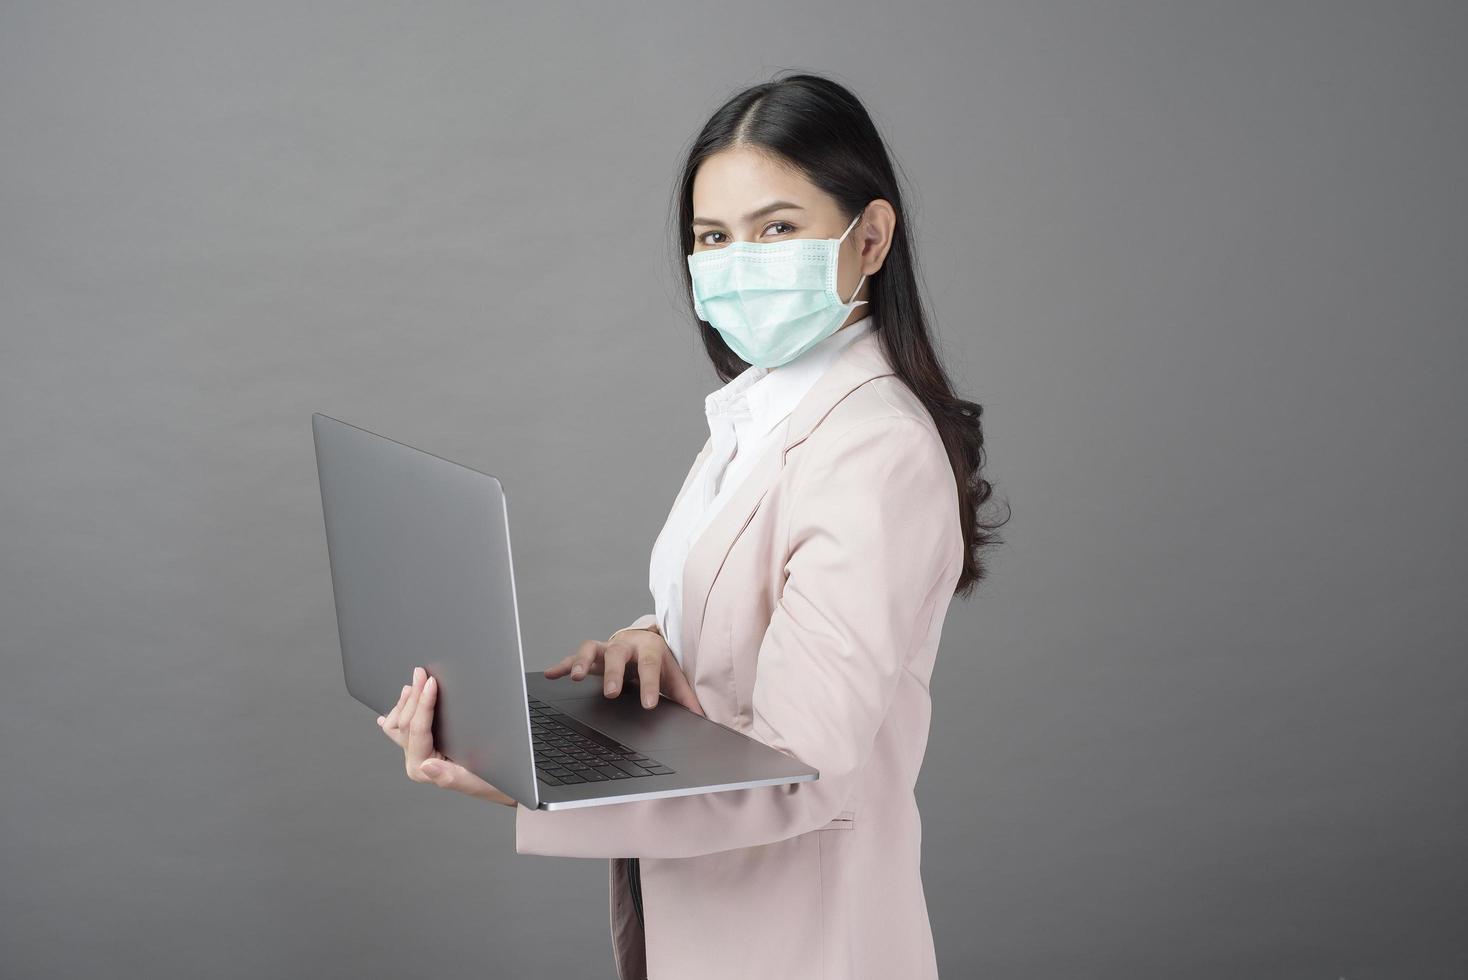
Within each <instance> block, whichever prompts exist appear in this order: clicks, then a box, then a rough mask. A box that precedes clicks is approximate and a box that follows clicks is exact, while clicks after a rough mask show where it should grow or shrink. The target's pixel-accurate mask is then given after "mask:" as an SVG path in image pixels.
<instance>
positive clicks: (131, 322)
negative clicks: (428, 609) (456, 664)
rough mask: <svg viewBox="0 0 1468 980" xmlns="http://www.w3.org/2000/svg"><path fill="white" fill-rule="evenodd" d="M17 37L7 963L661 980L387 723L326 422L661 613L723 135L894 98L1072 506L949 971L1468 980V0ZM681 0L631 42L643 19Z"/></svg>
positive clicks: (603, 917) (947, 308)
mask: <svg viewBox="0 0 1468 980" xmlns="http://www.w3.org/2000/svg"><path fill="white" fill-rule="evenodd" d="M613 6H614V5H599V4H585V5H583V6H579V7H558V6H549V5H538V4H537V5H532V4H516V5H503V6H502V7H501V6H500V5H490V4H484V5H475V4H459V5H450V4H440V3H416V4H407V3H405V4H401V5H388V4H362V3H353V4H313V5H310V7H309V9H306V6H305V5H297V4H290V3H281V4H268V5H267V4H261V3H239V4H233V5H212V4H211V5H204V4H176V5H162V4H121V5H112V4H103V3H95V4H91V5H75V4H49V3H47V4H42V3H34V4H16V3H13V2H7V3H4V4H3V5H0V127H3V130H0V304H3V305H0V316H3V331H0V412H3V422H4V424H3V427H0V548H3V560H0V644H3V648H0V652H3V666H4V676H3V678H0V726H3V727H0V746H3V752H0V778H3V790H0V795H3V801H4V802H3V811H0V819H3V826H0V831H3V843H4V866H3V869H0V871H3V874H0V881H3V886H0V950H3V953H0V955H3V964H0V965H3V970H0V972H3V974H4V976H6V977H69V976H102V975H107V976H118V977H143V976H149V977H160V976H167V977H173V976H199V975H209V976H213V977H255V976H276V977H304V976H313V975H319V974H321V973H327V974H336V975H348V974H351V975H358V976H371V977H390V976H391V977H398V976H407V975H432V976H439V977H479V976H516V977H540V976H543V977H573V976H574V977H581V976H610V975H611V972H612V970H611V960H610V946H609V941H608V937H607V909H606V893H605V888H606V881H605V879H606V867H605V864H604V862H601V861H578V860H571V859H550V858H536V857H528V856H526V857H522V856H519V855H516V854H515V853H514V848H513V829H514V828H513V818H512V816H511V814H510V812H509V811H507V810H503V809H500V808H496V807H491V806H489V805H487V804H484V803H482V802H478V801H474V800H470V799H468V798H464V797H459V796H456V795H453V794H447V793H444V792H442V791H439V790H436V789H433V788H431V787H426V786H420V785H417V784H414V783H411V782H410V781H409V780H408V779H407V778H406V777H405V776H404V775H403V772H402V767H401V754H400V753H399V752H398V750H397V749H396V748H394V747H393V746H392V745H391V744H390V743H389V742H388V741H387V740H386V739H385V738H383V737H382V736H381V734H380V733H379V732H378V730H377V728H376V726H375V725H374V724H373V721H372V713H371V712H370V711H369V710H368V709H366V708H364V707H362V706H361V705H359V704H357V703H356V702H354V701H352V700H351V699H350V698H349V697H348V696H347V694H346V692H345V690H344V689H343V685H342V681H341V676H340V666H339V652H338V650H337V647H336V627H335V621H334V614H333V608H332V601H331V592H330V582H329V578H328V568H327V559H326V551H325V543H324V536H323V532H322V525H321V514H320V501H319V497H318V495H317V484H316V475H315V470H314V462H313V456H312V449H311V435H310V424H309V416H310V413H311V412H312V411H324V412H327V413H330V414H334V415H337V416H338V417H343V418H346V419H348V420H350V421H353V422H355V423H357V424H359V425H364V426H367V427H368V428H372V429H375V430H377V431H380V432H383V433H384V434H387V435H390V436H392V437H394V438H397V439H400V440H403V441H407V442H410V443H413V444H416V445H419V446H421V447H423V448H426V449H428V450H430V451H433V452H436V453H439V454H441V455H447V456H449V457H452V458H456V459H459V460H462V461H464V462H466V463H468V464H469V465H473V466H477V467H481V468H487V469H490V470H492V471H494V472H497V473H499V474H501V475H502V476H503V477H504V479H505V482H506V485H507V487H508V489H509V492H510V496H511V500H512V512H513V519H514V522H515V527H514V531H515V535H516V539H515V540H516V545H517V547H516V558H517V562H518V572H519V575H520V576H521V590H522V591H521V596H522V599H523V602H524V612H525V616H526V621H525V633H526V637H527V640H528V643H529V645H530V648H531V654H530V655H531V659H532V661H534V662H535V663H537V664H540V663H546V662H549V661H551V660H553V659H557V658H559V657H560V656H563V655H564V654H565V653H567V652H570V650H571V649H572V648H573V646H574V645H575V644H576V643H577V642H578V641H580V640H582V639H585V638H589V637H600V636H604V635H606V633H608V632H609V631H610V630H612V629H614V628H616V627H617V626H620V625H623V624H624V623H626V622H627V621H629V620H631V619H632V618H633V617H634V616H637V615H638V614H640V613H643V612H645V611H648V610H649V609H650V608H651V600H650V599H649V597H648V595H647V590H646V570H647V555H648V550H649V548H650V547H651V543H652V539H653V537H654V536H655V534H656V532H657V529H658V528H659V527H660V526H661V524H662V521H663V518H664V517H665V516H666V510H667V506H668V504H669V503H670V502H671V500H672V496H673V493H674V491H675V490H676V489H677V486H678V484H679V482H680V481H681V479H682V477H683V475H684V473H685V472H686V469H685V468H686V466H687V464H688V462H689V461H690V459H691V457H692V455H693V453H694V451H696V450H697V448H698V447H699V445H700V444H701V443H702V441H703V438H704V436H705V435H706V426H705V422H704V419H703V416H702V397H703V395H704V394H705V393H706V392H707V391H709V390H711V389H712V388H713V387H715V386H716V385H717V383H718V382H717V379H716V378H715V377H714V375H713V372H712V370H711V369H710V368H709V366H708V365H707V363H706V362H705V361H704V360H703V358H702V355H701V353H700V350H699V348H698V346H697V344H696V341H695V339H694V336H693V333H692V331H691V328H690V326H689V323H688V321H687V319H686V315H685V313H684V310H683V306H682V305H681V304H682V297H681V296H680V295H679V287H678V284H677V282H676V280H675V279H674V277H673V271H674V268H675V267H674V265H673V262H674V261H676V260H677V257H676V256H675V255H671V254H670V248H669V243H668V240H667V223H668V219H669V213H668V212H669V205H670V200H671V197H670V195H671V192H672V181H673V176H674V172H675V169H676V166H677V163H678V161H679V159H680V154H681V152H682V150H683V148H684V145H685V142H686V141H687V140H688V139H689V138H691V136H692V135H693V134H694V132H695V131H696V130H697V128H698V126H699V125H700V124H701V123H702V121H703V120H704V119H705V118H706V117H707V115H708V114H709V113H710V112H711V111H712V110H713V109H714V108H715V107H716V106H717V105H718V104H719V103H720V102H721V101H722V100H723V99H724V98H725V97H727V96H728V95H729V94H730V93H731V92H732V91H734V90H735V89H736V88H738V87H741V86H743V85H746V84H750V83H752V82H756V81H760V80H763V79H765V78H767V77H768V76H769V75H770V74H771V73H772V72H773V71H774V70H776V69H779V68H783V67H796V68H810V69H814V70H817V71H823V72H828V73H830V74H832V75H833V76H834V77H836V78H838V79H839V80H841V81H843V82H845V83H846V84H848V85H850V86H852V87H853V89H854V90H855V91H856V92H857V94H858V95H859V96H860V97H862V98H863V100H865V101H866V102H867V104H868V105H869V107H870V109H871V111H872V113H873V114H874V116H875V118H876V121H877V124H878V126H879V127H880V129H881V130H882V131H883V132H884V134H885V135H886V136H887V138H888V139H889V140H890V142H891V144H892V146H893V148H894V151H895V153H896V156H897V159H898V161H899V162H900V164H901V166H902V167H903V169H904V170H905V172H906V174H907V176H908V178H909V179H910V181H911V185H912V193H913V198H912V203H913V206H914V207H913V212H912V214H911V215H910V219H911V221H912V223H913V226H914V228H915V229H916V232H917V235H918V241H919V248H920V254H921V256H922V258H923V261H924V263H925V270H926V279H927V284H928V287H929V288H930V295H931V299H932V303H933V308H934V310H935V312H936V320H937V327H938V330H939V332H940V335H941V341H942V345H943V347H944V349H945V351H946V355H947V357H948V361H949V364H950V365H951V367H952V370H953V372H954V375H955V378H956V380H957V381H958V383H959V386H960V388H961V390H962V391H964V392H965V393H966V394H967V395H968V396H969V397H972V398H974V399H976V400H978V401H980V402H982V403H983V404H984V405H985V406H986V415H985V419H986V421H987V429H988V436H989V445H990V451H991V456H990V461H991V470H990V474H991V476H992V478H993V479H994V480H995V481H996V482H997V484H998V487H999V494H1000V495H1001V496H1003V497H1006V498H1008V499H1009V501H1010V502H1011V505H1012V506H1013V508H1014V511H1015V518H1014V520H1013V521H1012V522H1011V524H1010V525H1009V527H1008V528H1006V530H1005V532H1004V534H1005V537H1006V540H1007V544H1006V546H1005V547H1004V548H1003V549H1002V550H1001V551H999V552H997V553H995V554H994V555H993V556H992V558H993V560H994V563H995V566H994V577H993V578H992V580H991V581H990V582H988V583H986V584H985V585H984V586H983V588H982V589H981V590H980V591H979V593H978V594H977V595H975V596H974V598H972V599H971V600H969V601H968V602H955V604H954V606H953V609H952V612H951V613H950V615H949V618H948V621H947V626H946V630H945V634H944V643H943V650H942V656H941V658H940V662H939V665H938V670H937V675H936V678H935V685H934V687H935V689H934V696H935V701H936V705H935V712H936V716H935V725H934V729H933V735H932V740H931V743H930V745H929V750H928V756H927V763H926V765H925V767H924V770H923V774H922V779H921V781H920V784H919V787H918V789H919V795H920V802H921V805H922V808H923V813H924V818H925V823H924V841H923V843H924V853H925V868H924V873H925V881H926V885H927V890H928V898H929V903H930V910H931V915H932V921H933V926H934V930H935V933H936V940H937V945H938V952H939V959H940V964H941V966H942V968H943V972H944V975H945V976H948V977H967V976H985V977H1006V978H1007V977H1018V978H1030V977H1035V978H1041V977H1043V978H1049V977H1066V978H1069V977H1105V978H1111V977H1115V978H1137V977H1164V976H1165V977H1207V978H1211V977H1219V978H1224V977H1227V978H1239V977H1249V978H1274V977H1299V978H1325V980H1336V978H1339V977H1347V978H1351V980H1357V978H1368V977H1394V978H1395V977H1413V978H1418V977H1421V978H1428V977H1462V976H1464V975H1465V973H1468V941H1465V938H1464V933H1463V931H1462V925H1463V915H1464V910H1465V907H1468V868H1465V844H1464V827H1465V826H1468V793H1465V786H1464V771H1465V765H1464V763H1465V758H1464V756H1465V753H1464V744H1465V736H1468V731H1465V727H1468V726H1465V718H1468V713H1465V711H1464V694H1465V684H1464V682H1465V667H1464V663H1465V659H1464V652H1465V649H1468V642H1465V641H1468V622H1465V618H1468V617H1465V609H1464V603H1463V596H1464V594H1465V592H1468V581H1465V579H1468V573H1465V568H1468V562H1465V558H1464V555H1465V550H1468V522H1465V519H1464V514H1463V503H1464V489H1463V486H1464V480H1465V476H1468V473H1465V464H1464V458H1465V452H1464V451H1465V439H1464V436H1463V423H1464V420H1465V408H1468V406H1465V396H1464V390H1463V388H1464V386H1463V375H1464V369H1465V366H1468V365H1465V360H1468V358H1465V350H1468V339H1465V337H1468V333H1465V325H1468V324H1465V321H1468V316H1465V310H1468V287H1465V274H1464V273H1465V270H1468V245H1465V234H1464V232H1465V220H1464V219H1465V217H1468V215H1465V196H1464V189H1463V186H1464V185H1463V177H1464V174H1465V173H1468V139H1465V123H1464V113H1463V98H1464V92H1465V83H1468V77H1465V76H1468V72H1465V67H1464V59H1463V50H1464V43H1465V41H1468V32H1465V25H1468V16H1465V12H1464V7H1463V5H1461V4H1450V3H1442V4H1423V3H1396V2H1393V3H1386V2H1382V3H1377V4H1375V5H1367V4H1358V3H1349V4H1348V3H1333V4H1328V3H1313V4H1304V3H1290V4H1266V3H1247V4H1239V3H1231V4H1230V3H1188V4H1161V3H1152V4H1149V3H1095V2H1086V3H1074V4H1055V3H1048V4H1035V3H1024V2H1012V3H1006V4H984V5H976V4H970V3H948V4H926V5H905V6H901V7H898V6H897V5H892V4H837V3H825V4H816V5H801V6H800V7H799V9H792V8H791V7H790V6H788V5H787V4H784V3H774V2H761V3H741V4H726V5H713V4H696V5H691V6H690V5H678V6H674V5H667V6H661V7H656V8H655V7H651V6H646V5H626V6H625V8H624V9H621V10H615V9H612V8H613ZM615 6H623V5H615Z"/></svg>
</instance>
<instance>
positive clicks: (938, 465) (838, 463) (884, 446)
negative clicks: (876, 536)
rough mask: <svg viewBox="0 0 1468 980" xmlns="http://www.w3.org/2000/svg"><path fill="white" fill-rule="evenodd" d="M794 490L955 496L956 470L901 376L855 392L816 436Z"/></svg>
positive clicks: (806, 448) (805, 446)
mask: <svg viewBox="0 0 1468 980" xmlns="http://www.w3.org/2000/svg"><path fill="white" fill-rule="evenodd" d="M799 449H800V454H801V458H800V461H799V462H800V465H799V466H798V467H797V469H798V471H799V473H798V475H796V476H795V487H796V489H797V491H798V492H800V493H801V494H802V495H803V496H805V497H807V498H810V497H812V496H818V495H820V494H832V493H834V494H841V495H843V496H845V495H856V496H859V497H870V496H873V495H877V496H885V495H888V494H893V493H898V494H906V495H912V496H913V497H914V498H915V499H923V500H932V499H933V498H934V497H935V496H936V497H943V498H949V497H956V495H957V483H956V480H955V477H954V474H953V466H952V463H951V462H950V461H949V459H948V451H947V449H946V447H945V446H944V444H943V438H942V436H941V435H939V433H938V427H937V425H936V424H935V423H934V422H933V417H932V415H931V414H930V413H929V412H928V409H927V406H926V405H924V404H923V402H922V400H921V399H919V398H918V397H917V395H916V394H915V393H914V392H913V391H912V389H911V388H909V387H908V385H907V383H906V382H904V381H903V380H902V379H901V378H899V377H897V376H896V375H883V376H881V377H877V378H872V379H871V380H870V381H866V382H864V383H862V384H861V385H859V386H857V387H856V388H854V389H852V390H851V392H849V393H848V394H847V395H846V396H845V397H844V398H842V399H841V401H839V402H838V403H837V404H836V405H834V406H832V408H831V410H830V411H829V412H828V413H827V414H826V416H825V417H824V418H823V419H822V420H821V421H820V423H819V424H817V425H816V426H815V428H814V429H812V430H811V432H810V434H809V435H808V436H807V437H806V438H805V440H804V442H803V443H802V445H801V446H800V447H799Z"/></svg>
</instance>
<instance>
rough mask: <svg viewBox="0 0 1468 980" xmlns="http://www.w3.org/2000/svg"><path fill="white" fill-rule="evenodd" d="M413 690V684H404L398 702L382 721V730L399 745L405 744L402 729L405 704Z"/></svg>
mask: <svg viewBox="0 0 1468 980" xmlns="http://www.w3.org/2000/svg"><path fill="white" fill-rule="evenodd" d="M412 691H413V685H411V684H404V685H403V691H402V693H401V694H399V695H398V703H397V704H395V705H393V709H392V710H391V711H389V712H388V713H387V715H386V716H385V718H384V720H383V723H382V730H383V731H384V732H386V733H387V735H388V737H389V738H391V739H392V740H393V741H394V742H397V743H398V745H399V747H401V746H402V744H403V743H402V731H401V726H402V722H403V718H404V715H403V708H404V706H405V705H407V703H408V695H409V694H411V693H412Z"/></svg>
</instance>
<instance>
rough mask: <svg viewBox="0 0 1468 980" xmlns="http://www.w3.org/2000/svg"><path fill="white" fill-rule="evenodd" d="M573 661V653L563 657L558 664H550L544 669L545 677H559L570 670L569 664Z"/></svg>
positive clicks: (574, 657) (574, 658)
mask: <svg viewBox="0 0 1468 980" xmlns="http://www.w3.org/2000/svg"><path fill="white" fill-rule="evenodd" d="M575 660H576V654H574V653H573V654H571V655H570V656H568V657H563V658H562V659H561V660H560V662H558V663H554V664H551V665H550V666H549V667H547V668H546V669H545V676H547V677H560V676H561V675H562V674H565V673H568V672H569V671H570V670H571V664H572V663H574V662H575Z"/></svg>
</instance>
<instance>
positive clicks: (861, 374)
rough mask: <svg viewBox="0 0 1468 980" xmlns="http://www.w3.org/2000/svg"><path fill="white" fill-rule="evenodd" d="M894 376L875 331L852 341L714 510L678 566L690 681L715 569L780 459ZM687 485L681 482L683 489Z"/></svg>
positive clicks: (771, 482) (773, 477) (761, 496)
mask: <svg viewBox="0 0 1468 980" xmlns="http://www.w3.org/2000/svg"><path fill="white" fill-rule="evenodd" d="M895 373H896V372H895V371H894V370H893V368H892V364H891V362H889V361H888V360H887V356H886V353H885V352H884V351H883V349H882V340H881V337H880V335H879V334H878V332H876V331H869V332H868V333H866V334H863V335H862V336H860V337H858V338H857V339H856V340H853V341H852V342H851V343H850V344H849V345H848V346H847V347H846V348H845V349H844V350H843V351H842V352H841V353H840V355H839V356H838V357H837V358H836V360H835V361H833V362H831V366H830V367H829V368H827V369H826V371H825V373H824V374H822V375H821V377H820V378H819V379H818V380H817V381H816V383H815V384H814V385H812V386H811V389H810V390H809V391H807V392H806V393H805V395H804V396H803V397H802V398H801V399H800V401H799V402H797V403H796V405H795V408H794V409H793V410H792V411H791V413H790V417H789V418H788V419H786V421H785V436H784V438H783V439H780V440H777V441H776V442H775V443H774V444H773V445H772V446H771V447H770V449H769V450H768V451H767V452H766V453H765V454H764V455H763V456H761V457H760V459H759V460H758V461H757V462H756V463H755V464H754V466H753V468H752V469H751V470H750V471H749V473H748V474H747V475H746V476H745V477H744V479H743V480H742V481H741V482H740V484H739V486H738V487H737V488H736V489H735V490H734V492H733V493H732V494H731V495H730V497H729V499H728V500H726V501H725V502H724V504H723V505H722V506H721V507H720V508H719V511H718V513H716V514H715V515H714V516H713V517H712V518H711V519H710V520H709V522H708V524H707V525H706V526H705V527H704V529H703V531H702V533H700V534H699V536H698V537H697V538H695V539H694V541H693V543H692V545H691V546H690V548H689V551H688V557H687V559H686V560H685V562H684V565H683V610H682V613H683V628H682V633H683V636H682V638H681V639H682V648H681V649H682V658H683V672H684V673H685V674H687V675H688V676H689V677H690V678H692V677H693V676H694V663H695V662H696V660H697V657H698V638H699V634H700V632H701V631H702V629H703V619H704V612H705V610H706V608H707V606H708V597H709V591H710V590H711V589H712V588H713V585H714V580H715V579H716V578H717V577H718V574H719V570H720V569H722V568H723V566H724V559H725V557H726V556H727V555H728V554H729V550H730V549H731V548H732V547H733V546H734V542H735V541H737V540H738V539H739V535H740V534H741V533H742V532H743V531H744V529H745V528H746V527H748V526H749V522H750V521H751V520H752V519H753V518H754V513H755V511H756V510H757V509H758V507H759V504H760V501H761V500H763V499H764V497H765V494H766V493H768V492H769V489H770V487H772V486H774V484H775V482H776V480H777V479H778V477H779V475H780V471H781V470H783V469H784V468H785V454H786V453H787V452H788V451H789V450H790V449H791V448H793V447H794V446H796V445H798V444H800V443H801V442H803V441H804V440H805V438H806V437H807V436H808V435H810V433H811V432H812V431H813V430H814V429H815V427H816V426H817V425H819V424H820V422H821V420H822V419H824V418H825V417H826V415H827V413H829V412H830V411H831V409H832V408H834V407H836V404H837V403H838V402H840V401H841V399H843V398H845V397H846V396H847V395H848V394H850V393H851V392H852V391H854V390H856V389H857V388H858V387H860V386H861V385H863V384H866V383H867V382H868V381H870V380H872V379H873V378H880V377H883V376H885V375H889V374H895ZM708 449H709V447H708V446H707V445H705V447H704V450H703V452H701V453H700V454H699V459H698V460H697V461H695V464H694V466H695V471H696V469H697V468H698V467H701V466H702V465H703V462H704V459H705V458H706V457H707V455H708ZM690 482H691V481H690V480H687V479H685V481H684V486H685V489H686V487H687V486H688V484H689V483H690ZM680 495H681V491H680Z"/></svg>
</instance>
